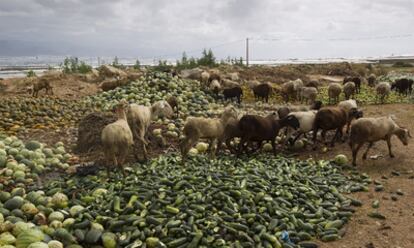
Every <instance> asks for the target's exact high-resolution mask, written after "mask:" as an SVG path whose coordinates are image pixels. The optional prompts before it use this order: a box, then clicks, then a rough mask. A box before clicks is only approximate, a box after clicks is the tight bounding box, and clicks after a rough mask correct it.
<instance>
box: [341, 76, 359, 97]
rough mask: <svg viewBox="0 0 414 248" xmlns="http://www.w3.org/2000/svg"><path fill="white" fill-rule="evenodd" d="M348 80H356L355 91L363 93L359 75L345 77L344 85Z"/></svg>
mask: <svg viewBox="0 0 414 248" xmlns="http://www.w3.org/2000/svg"><path fill="white" fill-rule="evenodd" d="M348 82H354V84H355V93H357V94H358V93H361V78H359V77H345V78H344V83H343V84H344V85H345V84H346V83H348Z"/></svg>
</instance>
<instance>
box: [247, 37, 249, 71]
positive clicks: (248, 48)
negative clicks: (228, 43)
mask: <svg viewBox="0 0 414 248" xmlns="http://www.w3.org/2000/svg"><path fill="white" fill-rule="evenodd" d="M246 66H247V67H249V38H246Z"/></svg>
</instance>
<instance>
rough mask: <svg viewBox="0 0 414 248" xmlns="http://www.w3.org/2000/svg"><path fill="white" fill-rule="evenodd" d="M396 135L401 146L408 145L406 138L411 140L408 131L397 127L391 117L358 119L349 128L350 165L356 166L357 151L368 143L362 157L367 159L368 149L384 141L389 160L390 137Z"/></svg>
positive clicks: (391, 155) (391, 154)
mask: <svg viewBox="0 0 414 248" xmlns="http://www.w3.org/2000/svg"><path fill="white" fill-rule="evenodd" d="M393 135H396V136H397V137H398V139H399V140H400V141H401V143H403V145H405V146H406V145H408V138H411V135H410V132H409V131H408V129H405V128H402V127H399V126H398V125H397V124H396V123H395V121H394V120H393V118H392V117H391V116H388V117H379V118H360V119H358V120H356V121H355V122H354V124H353V125H352V127H351V135H350V140H349V146H350V147H351V150H352V165H354V166H356V157H357V155H358V151H359V149H361V147H362V146H363V145H364V144H365V143H366V142H368V147H367V150H366V151H365V153H364V154H363V155H362V159H364V160H365V159H366V158H367V154H368V151H369V149H370V148H371V147H372V146H373V145H374V143H375V142H377V141H379V140H385V141H386V142H387V145H388V152H389V155H390V157H391V158H393V157H394V154H393V153H392V150H391V137H392V136H393Z"/></svg>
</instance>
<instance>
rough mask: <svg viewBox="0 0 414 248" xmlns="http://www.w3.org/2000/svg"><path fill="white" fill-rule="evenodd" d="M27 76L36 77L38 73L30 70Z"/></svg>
mask: <svg viewBox="0 0 414 248" xmlns="http://www.w3.org/2000/svg"><path fill="white" fill-rule="evenodd" d="M26 77H36V73H35V72H34V71H33V70H29V71H28V72H27V73H26Z"/></svg>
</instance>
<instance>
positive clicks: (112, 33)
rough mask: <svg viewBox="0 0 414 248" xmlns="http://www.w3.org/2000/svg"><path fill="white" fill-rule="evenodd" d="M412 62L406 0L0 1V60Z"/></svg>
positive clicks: (410, 7)
mask: <svg viewBox="0 0 414 248" xmlns="http://www.w3.org/2000/svg"><path fill="white" fill-rule="evenodd" d="M246 37H250V38H251V42H250V47H251V57H252V58H253V59H269V58H272V59H283V58H319V57H364V56H383V55H391V54H395V55H400V54H412V55H414V46H413V44H414V0H289V1H287V0H0V56H1V55H12V56H16V55H19V56H20V55H40V54H48V55H76V56H104V55H106V56H115V55H118V56H124V57H139V58H152V57H163V58H171V57H179V56H180V54H181V53H182V51H188V53H189V54H190V55H194V56H198V55H199V54H200V51H201V49H202V48H209V47H212V48H213V51H214V52H215V54H216V55H217V57H227V56H232V57H236V56H237V57H239V56H244V54H245V52H244V49H245V48H244V45H245V39H246Z"/></svg>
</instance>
